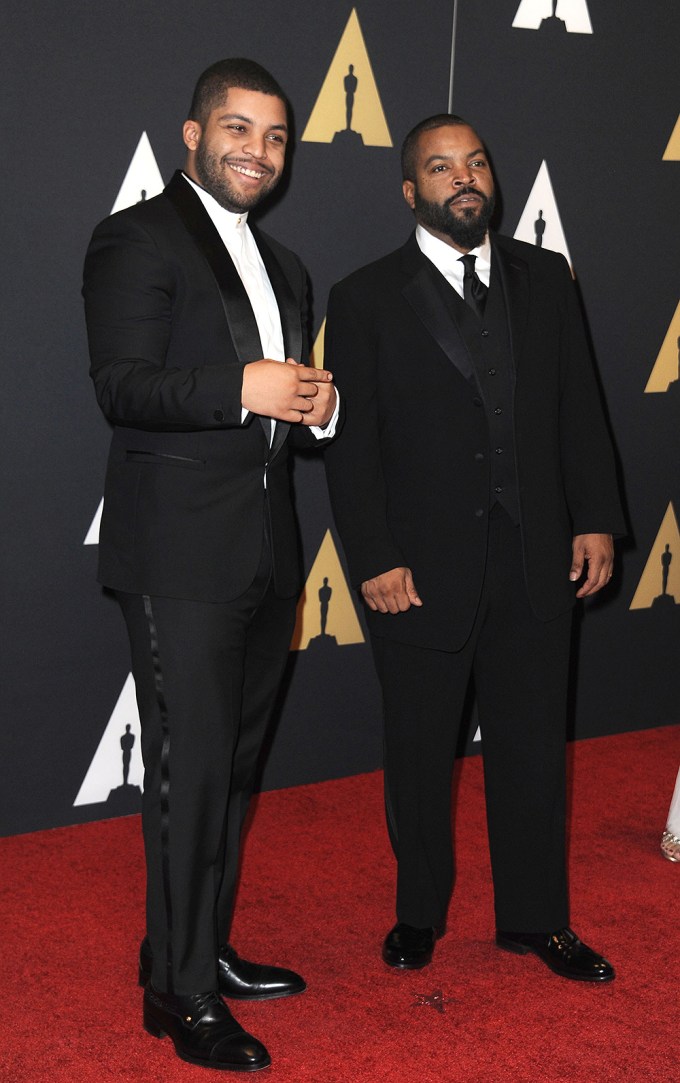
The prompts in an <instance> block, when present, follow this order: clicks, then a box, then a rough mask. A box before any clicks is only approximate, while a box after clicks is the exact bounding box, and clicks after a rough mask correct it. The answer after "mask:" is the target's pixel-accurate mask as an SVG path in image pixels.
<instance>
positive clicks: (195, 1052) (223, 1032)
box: [144, 985, 271, 1072]
mask: <svg viewBox="0 0 680 1083" xmlns="http://www.w3.org/2000/svg"><path fill="white" fill-rule="evenodd" d="M144 1029H145V1030H147V1031H148V1033H149V1034H151V1035H153V1037H154V1038H165V1037H166V1035H167V1037H168V1038H172V1040H173V1042H174V1044H175V1052H176V1053H177V1056H178V1057H181V1058H182V1060H186V1061H188V1062H189V1063H190V1064H198V1065H201V1066H202V1067H204V1068H222V1069H224V1070H225V1071H232V1072H257V1071H258V1069H260V1068H266V1067H267V1066H268V1065H269V1064H271V1058H270V1056H269V1053H268V1052H267V1050H266V1049H265V1047H264V1046H263V1045H262V1042H258V1040H257V1038H253V1036H252V1034H248V1033H246V1031H245V1030H244V1029H243V1027H241V1026H240V1025H239V1024H238V1023H237V1022H236V1020H235V1019H234V1017H233V1015H232V1014H231V1012H230V1011H229V1009H228V1007H227V1005H226V1004H225V1003H224V1001H223V1000H222V999H221V997H220V996H219V994H218V993H194V994H192V995H191V996H172V995H171V994H169V993H158V992H156V990H155V989H154V988H153V986H152V985H147V987H146V989H145V990H144Z"/></svg>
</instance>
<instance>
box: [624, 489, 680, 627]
mask: <svg viewBox="0 0 680 1083" xmlns="http://www.w3.org/2000/svg"><path fill="white" fill-rule="evenodd" d="M674 605H680V530H678V520H677V519H676V517H675V510H674V508H673V503H672V502H671V503H670V504H669V505H668V508H667V509H666V514H665V515H664V517H663V522H662V524H661V527H660V528H659V533H658V534H657V536H656V541H655V542H654V545H653V546H652V551H651V553H650V554H649V557H648V558H647V563H646V564H645V570H644V571H643V573H642V576H641V577H640V582H639V583H638V587H637V590H636V591H635V595H634V597H633V600H632V602H631V603H630V608H631V609H671V608H672V607H673V606H674Z"/></svg>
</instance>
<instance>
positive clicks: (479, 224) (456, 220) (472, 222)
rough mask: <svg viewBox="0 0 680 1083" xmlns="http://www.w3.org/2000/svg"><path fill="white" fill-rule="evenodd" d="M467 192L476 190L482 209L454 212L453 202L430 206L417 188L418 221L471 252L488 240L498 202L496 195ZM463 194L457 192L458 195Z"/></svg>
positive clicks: (416, 208) (415, 199)
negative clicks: (486, 238)
mask: <svg viewBox="0 0 680 1083" xmlns="http://www.w3.org/2000/svg"><path fill="white" fill-rule="evenodd" d="M468 191H474V192H475V195H477V196H479V198H480V199H481V200H482V203H481V206H479V207H477V208H475V207H463V208H462V209H461V210H458V211H454V210H452V209H451V200H447V201H446V203H434V202H432V203H431V202H430V201H429V200H427V199H423V198H422V196H421V195H420V194H419V192H418V189H417V188H416V189H415V192H414V201H415V212H416V218H417V219H418V221H419V222H420V223H421V224H422V225H424V226H428V227H429V228H430V229H431V230H434V232H435V233H443V234H445V235H446V236H447V237H450V238H451V240H452V241H453V243H454V244H455V245H457V246H458V247H459V248H465V249H467V251H468V252H469V251H470V249H471V248H477V247H478V245H480V244H481V243H482V242H483V240H484V238H485V237H486V234H487V230H488V228H489V222H490V221H491V216H492V214H493V210H494V206H495V203H496V200H495V197H494V193H493V192H492V193H491V195H490V196H486V195H484V193H483V192H480V191H479V190H477V189H468ZM462 194H463V193H462V192H456V196H459V195H462ZM452 198H455V197H452Z"/></svg>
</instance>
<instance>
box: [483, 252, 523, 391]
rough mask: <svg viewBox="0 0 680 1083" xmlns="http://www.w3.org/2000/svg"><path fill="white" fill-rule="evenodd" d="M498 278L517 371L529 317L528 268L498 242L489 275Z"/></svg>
mask: <svg viewBox="0 0 680 1083" xmlns="http://www.w3.org/2000/svg"><path fill="white" fill-rule="evenodd" d="M496 272H497V273H498V278H499V280H500V282H501V284H502V287H503V293H504V295H505V307H506V309H507V312H508V325H509V328H510V348H511V350H512V357H513V361H514V364H515V370H517V367H518V364H519V360H520V356H521V353H522V343H523V341H524V332H525V330H526V325H527V318H528V315H529V268H528V267H527V264H526V263H525V261H524V260H523V259H521V258H520V257H519V256H516V255H514V253H511V252H508V251H506V250H505V249H504V248H503V247H502V243H498V242H497V241H493V242H492V247H491V276H492V279H493V276H494V273H496Z"/></svg>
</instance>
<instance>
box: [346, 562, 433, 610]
mask: <svg viewBox="0 0 680 1083" xmlns="http://www.w3.org/2000/svg"><path fill="white" fill-rule="evenodd" d="M361 593H362V595H363V598H364V601H365V602H366V605H367V606H368V608H369V609H372V610H373V612H374V613H405V612H406V610H407V609H410V608H411V606H412V605H418V606H420V605H422V604H423V603H422V599H421V598H420V596H419V594H418V591H417V590H416V588H415V584H414V582H413V576H412V574H411V569H410V568H392V570H391V571H389V572H383V573H382V575H376V576H375V578H374V579H367V580H366V581H365V582H364V583H362V584H361Z"/></svg>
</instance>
